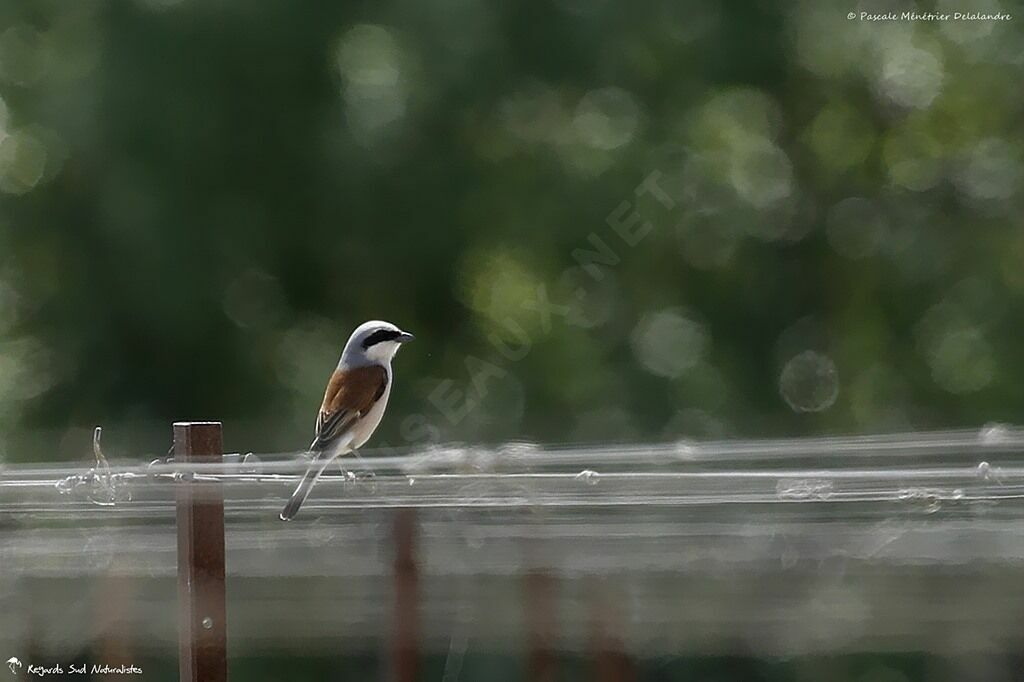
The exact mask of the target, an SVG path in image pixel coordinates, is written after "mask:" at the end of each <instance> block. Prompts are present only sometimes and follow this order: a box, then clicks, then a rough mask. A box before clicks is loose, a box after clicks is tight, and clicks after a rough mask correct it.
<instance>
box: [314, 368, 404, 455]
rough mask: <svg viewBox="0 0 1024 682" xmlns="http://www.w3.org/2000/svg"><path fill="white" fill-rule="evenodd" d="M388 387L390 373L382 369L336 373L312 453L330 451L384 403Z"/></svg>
mask: <svg viewBox="0 0 1024 682" xmlns="http://www.w3.org/2000/svg"><path fill="white" fill-rule="evenodd" d="M387 385H388V371H387V370H386V369H384V368H383V367H382V366H380V365H371V366H369V367H356V368H354V369H344V370H337V371H336V372H334V374H333V375H331V380H330V381H329V382H328V383H327V390H326V391H325V392H324V402H323V404H321V405H320V413H319V414H318V415H317V417H316V437H315V438H314V439H313V444H312V445H310V449H311V450H314V451H320V450H324V449H326V448H327V447H328V446H329V445H330V444H331V443H332V442H334V440H335V439H337V438H338V437H339V436H341V435H342V434H344V433H345V432H346V431H347V430H348V429H349V427H351V426H352V423H353V422H355V421H356V420H357V419H359V417H361V416H362V415H364V414H366V413H367V412H368V411H369V409H370V408H371V407H373V404H374V403H376V402H377V401H378V400H380V397H381V396H382V395H384V389H386V388H387Z"/></svg>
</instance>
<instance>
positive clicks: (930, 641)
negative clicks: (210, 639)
mask: <svg viewBox="0 0 1024 682" xmlns="http://www.w3.org/2000/svg"><path fill="white" fill-rule="evenodd" d="M1022 455H1024V431H1022V430H1021V429H1017V428H1014V427H1008V426H991V427H987V428H984V429H981V430H978V431H956V432H941V433H915V434H901V435H886V436H867V437H850V438H823V439H795V440H774V441H771V440H761V441H729V442H706V443H697V442H677V443H668V444H660V445H622V446H611V445H609V446H601V447H571V448H541V447H538V446H535V445H531V444H526V443H518V444H509V445H505V446H502V447H497V448H483V447H461V446H449V447H436V448H433V449H430V450H428V451H422V452H415V453H409V454H406V455H401V456H386V457H375V456H373V454H372V453H367V454H365V455H364V456H363V457H362V459H361V460H354V459H346V460H344V461H343V464H344V466H345V467H346V470H345V471H342V470H340V468H336V469H333V470H332V469H329V470H328V471H327V472H326V474H325V476H324V477H323V478H322V480H321V481H320V482H319V483H318V485H317V486H316V488H315V489H314V492H313V494H312V496H311V497H310V499H309V501H308V502H307V504H306V506H305V507H304V508H303V509H302V511H301V513H300V515H299V516H298V518H297V519H296V520H295V521H293V522H291V523H282V522H280V521H279V520H278V519H277V512H278V511H279V510H280V507H281V506H282V505H283V503H284V501H285V500H286V499H287V497H288V495H289V494H290V493H291V490H292V488H293V486H294V485H295V483H296V482H297V477H298V476H299V475H301V472H302V471H303V470H304V468H305V461H304V460H303V459H302V457H301V455H300V453H277V454H261V455H259V456H256V455H251V454H232V455H226V456H225V457H224V461H223V462H222V463H218V464H189V465H184V464H183V463H182V462H175V461H173V460H168V459H166V458H159V459H157V460H156V461H153V462H151V463H148V464H138V463H131V462H122V461H112V462H110V463H106V462H100V461H97V462H96V463H95V465H93V466H89V467H81V468H78V469H71V468H69V467H68V466H67V465H57V464H50V465H42V466H34V467H28V466H24V467H6V468H4V469H3V470H2V472H0V511H2V516H0V519H2V520H0V563H2V566H3V573H2V577H0V632H2V633H3V635H2V637H0V644H3V643H8V644H11V645H12V646H13V645H14V644H15V643H19V642H20V643H24V641H25V640H27V639H31V641H32V642H33V643H34V645H35V646H37V647H39V648H42V649H43V650H52V651H60V650H68V649H73V650H76V649H81V648H83V647H89V646H91V645H92V644H93V643H94V642H95V641H96V640H97V639H100V640H102V638H103V637H105V636H107V635H108V634H109V628H106V629H104V627H101V625H102V623H108V622H109V614H107V611H108V609H115V608H116V610H117V611H118V613H117V618H116V620H117V622H118V623H121V624H122V625H124V628H125V630H124V632H126V633H128V634H127V635H125V636H126V637H127V638H128V639H129V640H130V642H131V643H130V645H128V648H129V649H131V650H136V651H139V650H142V651H145V650H155V651H165V650H168V647H170V650H173V643H174V642H175V639H176V629H175V616H174V614H175V608H174V590H173V583H172V582H170V581H171V578H172V577H173V576H174V575H175V570H176V549H177V547H176V540H175V537H176V535H175V514H174V509H175V493H176V490H177V489H179V488H180V484H181V483H182V482H187V481H216V482H219V483H220V484H221V488H222V490H223V496H224V505H225V542H226V568H227V576H228V606H229V612H230V617H229V621H230V622H229V626H228V627H229V642H230V647H231V651H232V652H233V655H244V654H245V652H253V651H261V650H265V649H267V648H271V649H275V650H282V651H291V652H302V653H308V652H310V651H327V650H336V649H337V648H338V647H339V646H341V647H343V648H344V649H345V650H348V651H370V652H372V651H379V650H380V648H381V647H382V646H384V644H382V643H391V645H393V646H394V647H395V648H394V662H395V665H396V666H401V665H403V663H402V661H403V660H407V662H408V660H411V659H409V657H412V658H415V656H416V655H420V654H423V653H433V654H437V655H443V656H445V657H446V664H445V671H446V672H445V677H446V678H449V679H454V678H455V677H457V676H458V669H459V666H460V657H461V656H462V655H463V654H464V653H465V652H466V651H467V650H470V651H491V652H500V653H512V654H514V655H520V654H521V655H522V656H523V658H524V660H528V661H530V666H531V669H533V670H534V671H535V673H536V675H535V676H534V679H539V678H541V677H543V675H542V674H540V673H539V672H537V671H542V670H543V669H545V666H550V665H551V660H553V659H552V657H551V652H555V651H569V652H592V653H593V652H597V653H594V655H595V656H596V655H598V653H600V655H603V656H612V658H613V659H614V658H615V657H616V656H625V657H627V658H629V657H646V656H664V655H668V654H676V655H678V654H682V653H687V652H689V653H709V652H710V653H715V652H718V653H727V652H735V651H743V652H748V653H764V654H770V655H792V654H799V653H801V652H808V651H814V652H819V653H820V652H855V651H868V650H870V651H878V650H888V649H893V650H908V649H910V650H917V651H937V652H944V653H948V652H951V651H964V652H978V651H992V650H1012V647H1017V650H1019V647H1020V645H1022V644H1024V638H1022V636H1021V631H1020V628H1019V620H1020V614H1021V613H1022V612H1024V590H1022V589H1021V587H1020V586H1021V585H1024V581H1022V578H1024V532H1022V530H1021V529H1022V527H1024V526H1022V522H1024V466H1021V456H1022ZM112 584H116V585H117V586H118V587H117V590H115V592H117V593H120V592H119V591H124V590H127V591H128V593H129V597H125V598H122V599H120V600H111V599H110V598H109V595H110V594H111V589H112V588H111V585H112ZM98 613H102V614H107V616H105V617H104V619H100V620H97V614H98ZM1008 647H1010V648H1011V649H1008ZM402 652H405V654H403V653H402ZM403 655H406V659H403ZM616 660H617V659H616ZM538 676H539V677H538ZM398 678H399V679H408V677H402V676H401V675H399V676H398Z"/></svg>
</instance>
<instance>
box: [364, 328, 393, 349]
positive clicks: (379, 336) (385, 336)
mask: <svg viewBox="0 0 1024 682" xmlns="http://www.w3.org/2000/svg"><path fill="white" fill-rule="evenodd" d="M401 335H402V332H396V331H393V330H391V329H378V330H377V331H375V332H374V333H372V334H370V335H369V336H367V337H366V338H365V339H363V349H364V350H365V349H366V348H369V347H370V346H373V345H376V344H378V343H381V342H382V341H394V340H395V339H397V338H398V337H399V336H401Z"/></svg>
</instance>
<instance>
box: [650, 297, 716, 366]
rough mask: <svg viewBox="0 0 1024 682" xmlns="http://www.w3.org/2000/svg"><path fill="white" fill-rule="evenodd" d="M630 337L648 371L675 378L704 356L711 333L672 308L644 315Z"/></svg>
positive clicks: (680, 311) (678, 309)
mask: <svg viewBox="0 0 1024 682" xmlns="http://www.w3.org/2000/svg"><path fill="white" fill-rule="evenodd" d="M630 340H631V343H632V346H633V352H634V353H635V354H636V356H637V359H638V360H639V361H640V364H641V365H643V367H644V368H645V369H646V370H647V371H649V372H651V373H652V374H656V375H658V376H662V377H667V378H669V379H674V378H677V377H679V376H681V375H682V374H683V373H684V372H686V371H687V370H690V369H692V368H694V367H696V366H697V364H698V363H699V362H700V361H701V360H702V359H703V358H704V355H705V353H707V350H708V347H709V346H710V344H711V334H710V333H709V332H708V330H707V329H706V327H705V326H704V324H702V323H701V322H698V321H697V320H696V319H695V317H694V316H693V315H691V314H689V313H688V312H687V311H685V310H684V309H681V308H671V309H668V310H662V311H659V312H656V313H652V314H649V315H646V316H644V318H643V319H641V320H640V322H639V324H637V326H636V328H635V329H634V330H633V334H632V336H631V339H630Z"/></svg>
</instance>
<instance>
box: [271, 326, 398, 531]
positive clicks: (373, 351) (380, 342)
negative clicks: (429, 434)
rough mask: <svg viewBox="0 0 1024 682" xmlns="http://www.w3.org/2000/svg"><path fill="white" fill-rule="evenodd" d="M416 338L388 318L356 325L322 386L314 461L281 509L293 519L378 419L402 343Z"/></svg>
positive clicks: (286, 518)
mask: <svg viewBox="0 0 1024 682" xmlns="http://www.w3.org/2000/svg"><path fill="white" fill-rule="evenodd" d="M415 338H416V337H415V336H413V335H412V334H410V333H409V332H406V331H402V330H401V329H399V328H398V327H396V326H395V325H393V324H391V323H390V322H384V321H382V320H370V321H369V322H364V323H363V324H361V325H359V326H358V327H356V329H355V331H354V332H352V336H350V337H349V338H348V341H347V342H346V343H345V348H344V350H342V352H341V358H340V359H339V360H338V366H337V367H336V368H335V369H334V372H333V373H332V374H331V377H330V379H329V380H328V382H327V389H326V390H325V391H324V400H323V402H322V403H321V404H320V411H319V412H318V413H317V416H316V431H315V435H314V438H313V442H312V443H311V444H310V446H309V450H308V452H309V454H311V455H312V460H311V461H310V463H309V467H308V468H307V469H306V473H305V475H304V476H303V477H302V481H300V482H299V485H298V487H297V488H295V492H294V493H292V496H291V498H290V499H289V500H288V503H287V504H286V505H285V507H284V509H283V510H282V511H281V514H280V518H281V520H282V521H290V520H291V519H293V518H294V517H295V515H296V514H297V513H298V512H299V508H300V507H301V506H302V503H303V502H304V501H305V499H306V497H308V496H309V492H310V490H312V489H313V484H314V483H316V480H317V478H318V477H319V476H320V474H321V473H323V470H324V469H325V468H326V467H327V465H328V464H330V463H331V462H332V461H334V459H335V458H336V457H338V456H340V455H344V454H346V453H349V452H354V451H355V450H357V449H358V448H360V447H361V446H362V445H363V443H365V442H366V441H367V440H369V439H370V436H372V435H373V432H374V430H376V428H377V426H378V425H379V424H380V420H381V418H382V417H383V416H384V410H385V408H387V404H388V396H389V395H391V384H392V381H393V379H392V372H391V360H392V358H394V357H395V353H397V352H398V349H399V348H400V347H401V345H402V344H404V343H407V342H409V341H412V340H413V339H415Z"/></svg>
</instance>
